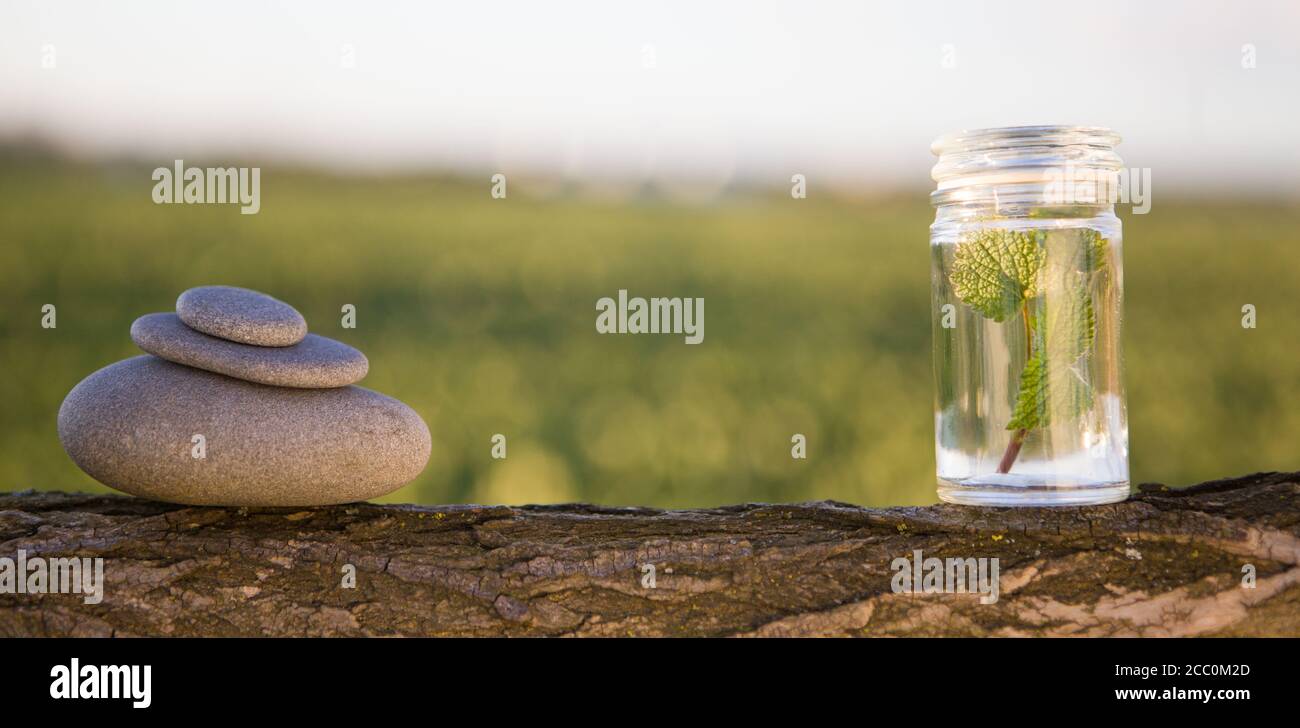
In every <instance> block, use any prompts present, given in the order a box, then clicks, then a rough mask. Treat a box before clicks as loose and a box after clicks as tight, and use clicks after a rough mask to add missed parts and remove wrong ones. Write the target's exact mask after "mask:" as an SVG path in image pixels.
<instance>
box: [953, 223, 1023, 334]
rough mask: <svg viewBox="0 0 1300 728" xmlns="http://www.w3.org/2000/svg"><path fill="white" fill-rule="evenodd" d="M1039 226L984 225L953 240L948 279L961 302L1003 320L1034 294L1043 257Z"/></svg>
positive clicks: (986, 315) (987, 315) (990, 316)
mask: <svg viewBox="0 0 1300 728" xmlns="http://www.w3.org/2000/svg"><path fill="white" fill-rule="evenodd" d="M1043 239H1044V233H1043V231H1041V230H1028V231H1018V230H1000V229H996V228H984V229H982V230H977V231H975V232H973V233H970V234H969V235H967V236H966V237H965V238H964V239H963V240H962V241H961V242H960V243H958V244H957V249H956V252H955V253H954V255H953V264H952V273H951V274H949V276H948V280H949V281H950V282H951V283H952V287H953V292H955V293H956V294H957V297H958V298H960V299H961V301H962V303H965V304H966V305H967V306H970V307H971V308H973V309H975V310H976V311H979V312H980V314H981V315H982V316H984V317H985V318H991V319H993V320H994V321H1006V320H1007V319H1008V318H1009V317H1011V316H1012V315H1013V314H1014V313H1016V311H1017V310H1018V309H1019V308H1020V305H1021V304H1022V303H1024V301H1025V300H1026V299H1028V298H1031V297H1033V296H1034V295H1035V293H1036V291H1037V286H1038V278H1039V271H1040V270H1041V268H1042V266H1043V260H1044V259H1045V258H1046V252H1045V249H1044V247H1043Z"/></svg>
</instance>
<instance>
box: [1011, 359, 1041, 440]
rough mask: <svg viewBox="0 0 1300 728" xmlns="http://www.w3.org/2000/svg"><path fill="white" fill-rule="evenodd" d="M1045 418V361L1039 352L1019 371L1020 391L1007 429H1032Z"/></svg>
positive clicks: (1039, 425)
mask: <svg viewBox="0 0 1300 728" xmlns="http://www.w3.org/2000/svg"><path fill="white" fill-rule="evenodd" d="M1046 420H1047V362H1046V361H1045V360H1044V359H1043V356H1042V353H1041V352H1039V353H1037V354H1035V355H1034V356H1031V357H1029V361H1027V362H1025V368H1024V369H1023V370H1022V371H1021V372H1020V392H1019V393H1018V394H1017V395H1016V408H1015V409H1014V410H1013V411H1012V412H1011V421H1010V422H1008V423H1007V429H1008V430H1034V429H1037V428H1039V427H1041V426H1043V425H1044V424H1045V423H1046Z"/></svg>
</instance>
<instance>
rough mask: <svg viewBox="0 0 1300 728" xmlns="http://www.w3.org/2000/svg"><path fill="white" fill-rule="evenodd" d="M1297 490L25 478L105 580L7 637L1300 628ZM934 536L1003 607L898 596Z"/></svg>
mask: <svg viewBox="0 0 1300 728" xmlns="http://www.w3.org/2000/svg"><path fill="white" fill-rule="evenodd" d="M1298 495H1300V473H1262V474H1257V475H1252V476H1247V477H1244V478H1237V479H1233V480H1223V481H1216V482H1211V483H1203V484H1201V485H1198V486H1193V487H1191V488H1187V489H1181V490H1171V489H1168V488H1166V487H1164V486H1160V485H1145V486H1142V487H1141V488H1140V489H1139V493H1137V494H1136V495H1135V496H1134V497H1133V498H1131V499H1130V500H1129V501H1127V502H1125V503H1122V504H1117V505H1110V506H1097V507H1088V508H1064V509H1047V508H1027V509H982V508H967V507H959V506H950V505H937V506H930V507H924V508H919V507H913V508H885V509H869V508H859V507H856V506H851V505H846V504H843V503H835V502H819V503H801V504H792V505H760V504H748V505H737V506H728V507H723V508H714V509H707V510H657V509H651V508H608V507H600V506H592V505H560V506H526V507H501V506H496V507H483V506H438V507H418V506H409V505H371V504H355V505H347V506H332V507H325V508H307V509H245V508H191V507H184V506H178V505H168V504H163V503H155V502H150V501H146V500H140V499H136V498H129V497H123V496H113V495H80V494H68V493H57V492H39V493H38V492H30V491H27V492H22V493H5V494H0V560H3V559H5V558H7V559H10V560H14V559H16V556H17V552H19V551H20V550H21V551H23V552H24V554H25V556H26V557H27V558H28V559H30V558H31V557H44V558H47V559H49V558H54V557H77V558H97V557H102V558H103V559H104V561H103V564H104V590H103V599H102V601H100V602H99V603H97V604H90V603H87V600H86V599H84V598H83V596H82V595H78V594H18V593H0V635H118V636H122V635H593V636H595V635H602V636H603V635H610V636H624V635H691V636H706V635H707V636H723V635H746V636H777V635H791V636H795V635H836V636H839V635H853V636H873V635H1290V636H1297V635H1300V498H1298V497H1297V496H1298ZM917 550H920V551H921V552H922V554H923V557H924V558H929V557H938V558H940V559H949V558H963V559H964V558H976V559H979V558H983V559H993V558H996V559H998V564H999V580H998V584H999V589H998V595H997V601H996V602H993V603H988V604H986V603H983V602H984V601H988V597H989V595H988V594H985V595H983V596H984V597H985V598H984V599H983V600H981V598H980V597H981V595H979V594H964V593H956V594H954V593H941V594H906V593H904V594H900V593H896V591H895V589H894V588H893V587H895V586H897V583H898V576H897V575H898V574H899V573H900V572H901V571H902V569H901V568H899V567H897V564H898V562H897V560H898V559H900V558H904V559H913V557H914V555H915V552H916V551H917ZM15 563H16V562H15ZM986 563H991V562H986ZM352 576H354V578H355V581H354V585H352V582H350V581H349V579H350V577H352ZM918 586H920V585H918ZM11 590H12V589H11Z"/></svg>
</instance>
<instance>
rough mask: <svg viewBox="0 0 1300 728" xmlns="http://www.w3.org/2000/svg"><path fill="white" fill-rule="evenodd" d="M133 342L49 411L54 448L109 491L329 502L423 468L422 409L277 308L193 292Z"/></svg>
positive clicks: (254, 502)
mask: <svg viewBox="0 0 1300 728" xmlns="http://www.w3.org/2000/svg"><path fill="white" fill-rule="evenodd" d="M131 339H132V340H133V341H135V343H136V345H137V346H139V347H140V348H141V349H143V350H144V351H146V352H148V354H146V355H144V356H137V357H134V358H132V359H127V360H125V361H120V362H118V363H116V364H112V365H110V366H108V367H105V368H103V369H101V370H99V371H97V372H95V373H94V374H91V375H90V376H89V377H87V378H86V379H85V380H83V381H82V382H81V383H80V384H78V385H77V386H76V387H74V388H73V390H72V391H71V392H70V393H69V394H68V396H67V398H66V399H65V400H64V401H63V406H62V407H61V408H60V409H59V439H60V440H61V441H62V442H63V447H64V449H65V450H67V452H68V454H69V455H70V456H71V457H72V459H73V461H74V462H76V463H77V465H78V466H79V467H80V468H81V469H82V470H84V471H86V472H87V473H89V474H90V476H91V477H93V478H95V479H96V480H98V481H99V482H101V483H103V484H105V485H107V486H110V487H112V488H116V489H118V490H122V491H125V492H127V493H131V494H133V495H138V496H143V497H145V498H153V499H156V500H163V501H170V502H174V503H186V504H190V505H224V506H311V505H328V504H333V503H348V502H351V501H358V500H365V499H367V498H374V497H376V496H380V495H383V494H385V493H388V492H391V491H393V490H396V489H397V488H399V487H401V486H402V485H403V484H405V483H407V482H409V481H411V480H413V479H414V478H415V477H416V476H417V475H419V474H420V471H421V470H423V469H424V466H425V464H426V463H427V462H428V459H429V451H430V447H431V442H430V438H429V429H428V427H426V426H425V424H424V421H423V420H421V419H420V416H419V415H417V414H416V413H415V411H414V410H412V409H411V408H410V407H407V406H406V405H405V404H402V403H401V402H399V401H397V400H395V399H392V398H389V397H385V396H384V395H382V394H379V393H378V392H372V391H370V390H368V389H363V388H361V387H357V386H354V385H355V383H356V382H358V381H360V380H361V378H362V377H364V376H365V375H366V372H367V371H368V369H369V362H368V361H367V360H366V357H365V356H364V355H363V354H362V353H361V352H359V351H357V350H356V349H354V348H352V347H350V346H348V345H347V344H344V343H342V342H339V341H334V340H332V339H327V338H325V337H322V336H317V335H315V334H309V333H307V322H306V321H305V320H304V319H303V317H302V315H301V314H300V313H298V311H296V310H295V309H294V308H293V307H292V306H290V305H288V304H287V303H284V302H282V301H278V300H276V299H274V298H272V297H270V296H267V295H265V294H262V293H257V292H256V291H250V290H247V289H243V288H232V287H228V286H205V287H202V288H193V289H190V290H188V291H186V292H184V293H182V294H181V296H180V298H179V299H177V301H176V313H153V314H148V315H146V316H142V317H140V318H139V319H137V320H136V321H135V323H134V324H133V325H132V326H131Z"/></svg>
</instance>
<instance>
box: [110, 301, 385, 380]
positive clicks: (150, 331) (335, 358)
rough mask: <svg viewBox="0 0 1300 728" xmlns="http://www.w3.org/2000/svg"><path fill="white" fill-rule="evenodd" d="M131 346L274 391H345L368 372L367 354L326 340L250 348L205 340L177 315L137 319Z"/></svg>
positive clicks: (315, 338) (309, 338)
mask: <svg viewBox="0 0 1300 728" xmlns="http://www.w3.org/2000/svg"><path fill="white" fill-rule="evenodd" d="M131 340H132V341H134V342H135V344H136V346H139V347H140V348H141V349H144V350H145V351H147V352H149V353H150V354H153V355H155V356H160V357H162V358H164V359H166V360H168V361H174V362H176V363H177V364H185V365H187V366H192V367H198V368H199V369H206V370H208V371H210V372H216V373H218V374H225V375H227V376H231V377H235V378H237V379H244V380H247V381H249V382H257V383H258V384H269V385H272V386H275V387H301V388H306V389H323V388H327V387H343V386H346V385H349V384H354V383H356V382H359V381H361V379H362V378H363V377H365V376H366V372H367V371H369V369H370V362H369V361H367V360H366V355H365V354H362V353H361V352H359V351H357V350H356V349H353V348H352V347H350V346H348V345H347V344H344V343H343V342H341V341H335V340H333V339H327V338H325V337H324V336H317V335H315V334H308V335H307V338H305V339H303V340H302V341H301V342H299V343H297V344H294V345H293V346H275V347H271V346H250V345H248V344H237V343H235V342H233V341H226V340H225V339H218V338H217V337H215V336H208V335H207V334H201V333H199V332H197V331H195V330H194V329H191V328H190V327H188V326H186V325H185V324H184V323H182V322H181V320H180V318H179V317H178V316H177V315H176V314H174V313H151V314H146V315H144V316H141V317H140V318H138V319H136V320H135V323H133V324H131Z"/></svg>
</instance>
